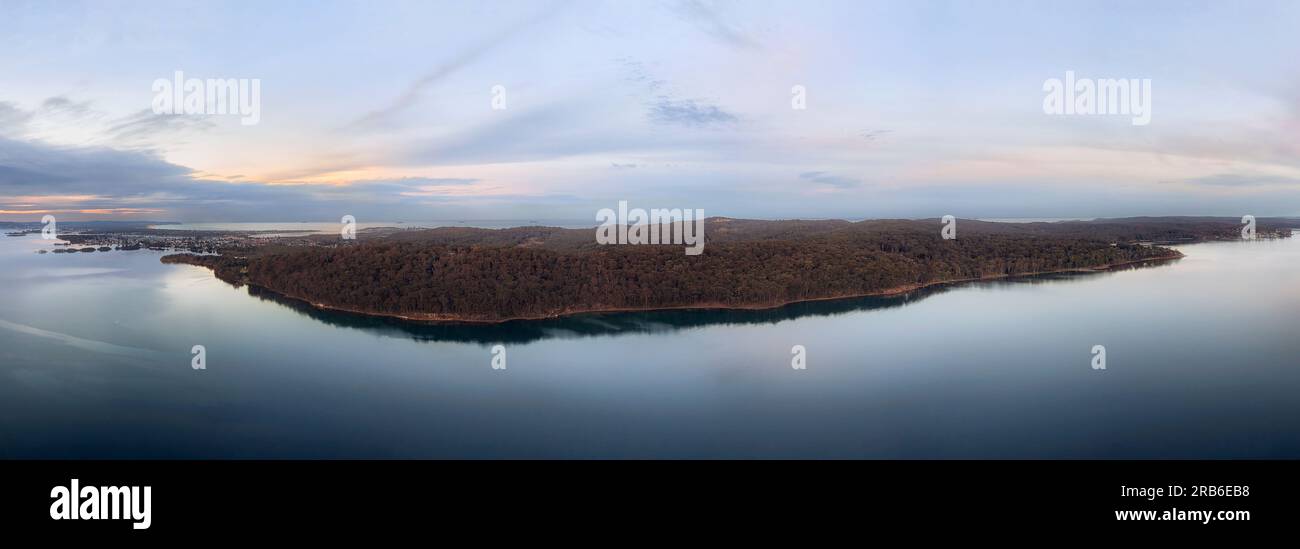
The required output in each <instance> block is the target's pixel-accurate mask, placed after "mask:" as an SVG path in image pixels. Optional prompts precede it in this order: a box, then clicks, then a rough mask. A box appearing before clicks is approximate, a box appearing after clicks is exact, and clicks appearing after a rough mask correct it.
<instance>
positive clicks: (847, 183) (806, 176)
mask: <svg viewBox="0 0 1300 549" xmlns="http://www.w3.org/2000/svg"><path fill="white" fill-rule="evenodd" d="M799 179H803V180H804V181H812V182H813V183H820V184H822V185H829V186H831V187H835V188H837V189H849V188H853V187H857V186H860V185H862V181H861V180H858V179H855V178H852V177H844V176H839V175H835V174H831V173H828V172H820V171H818V172H803V173H801V174H799Z"/></svg>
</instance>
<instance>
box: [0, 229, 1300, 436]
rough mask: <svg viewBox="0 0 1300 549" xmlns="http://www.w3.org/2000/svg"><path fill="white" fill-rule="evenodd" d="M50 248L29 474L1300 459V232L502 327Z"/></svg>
mask: <svg viewBox="0 0 1300 549" xmlns="http://www.w3.org/2000/svg"><path fill="white" fill-rule="evenodd" d="M40 248H50V246H49V243H48V242H45V241H42V240H40V238H39V235H34V236H28V237H22V238H18V237H4V238H0V456H3V457H77V458H128V457H130V458H140V457H148V458H171V457H197V458H231V457H239V458H243V457H250V458H251V457H311V458H316V457H380V458H382V457H412V458H419V457H868V458H958V457H960V458H1035V457H1052V458H1129V457H1139V458H1156V457H1159V458H1228V457H1232V458H1241V457H1261V458H1262V457H1288V458H1297V457H1300V398H1298V397H1297V395H1300V330H1298V328H1300V285H1298V284H1297V282H1296V273H1297V267H1298V266H1300V238H1294V239H1289V240H1276V241H1256V242H1227V243H1209V244H1196V245H1189V246H1185V247H1183V248H1181V249H1182V250H1183V251H1184V252H1185V253H1186V254H1187V257H1186V258H1184V259H1182V260H1179V261H1176V262H1170V263H1164V264H1160V265H1158V266H1150V267H1144V268H1135V269H1128V270H1121V271H1116V272H1108V273H1097V274H1081V275H1055V276H1047V277H1037V278H1030V279H1022V280H1015V281H1001V282H986V283H976V284H964V285H956V286H951V287H945V288H936V289H931V290H926V291H921V292H917V293H914V294H910V295H907V296H902V297H894V298H867V299H857V300H845V301H833V302H818V303H807V304H799V305H794V306H790V307H786V308H782V309H776V310H771V311H757V312H724V311H690V312H664V313H644V314H622V315H594V316H585V317H576V318H572V319H563V320H555V321H546V322H537V323H527V322H524V323H511V324H506V325H501V326H493V327H467V326H420V325H408V324H402V323H397V322H389V321H383V320H376V319H366V318H359V317H353V316H348V315H339V314H324V313H319V312H315V311H312V310H309V309H305V308H304V307H302V306H301V305H298V304H294V303H288V302H283V301H280V300H278V299H275V298H273V297H270V296H259V295H255V294H250V292H249V290H248V289H247V288H242V289H236V288H233V287H231V286H229V285H226V284H224V283H222V282H220V281H217V280H215V279H214V278H213V277H212V275H211V274H210V272H208V271H207V270H205V269H201V268H197V267H192V266H185V265H163V264H160V263H159V262H158V257H159V255H160V254H159V253H158V252H150V251H147V250H142V251H131V252H125V251H115V252H108V253H84V254H83V253H78V254H59V255H54V254H44V255H39V254H36V253H34V252H35V250H37V249H40ZM497 344H501V345H503V346H504V348H505V351H506V354H505V356H506V369H504V370H494V369H493V368H492V366H491V364H492V356H493V355H492V351H491V349H492V347H493V346H494V345H497ZM194 345H203V346H205V348H206V350H207V369H206V370H194V369H192V368H191V354H190V350H191V348H192V347H193V346H194ZM794 345H802V346H804V347H805V348H806V349H807V369H806V370H795V369H793V368H792V367H791V364H790V360H791V347H792V346H794ZM1094 345H1104V346H1105V347H1106V358H1107V368H1106V369H1105V370H1094V369H1093V368H1092V367H1091V361H1092V358H1093V355H1092V348H1093V346H1094Z"/></svg>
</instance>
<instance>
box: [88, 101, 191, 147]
mask: <svg viewBox="0 0 1300 549" xmlns="http://www.w3.org/2000/svg"><path fill="white" fill-rule="evenodd" d="M215 126H216V124H215V123H213V122H212V118H211V117H208V116H203V115H185V114H154V113H153V111H152V110H150V109H144V110H141V111H139V112H137V113H135V114H133V115H130V116H125V117H122V118H119V119H117V120H114V121H113V122H112V123H111V124H110V125H109V127H108V129H107V130H106V131H107V133H108V135H109V136H110V139H112V140H113V141H117V142H120V143H134V142H141V141H145V140H148V139H150V138H154V137H158V136H160V135H161V134H173V135H174V134H178V133H185V132H202V131H207V130H209V129H212V128H213V127H215Z"/></svg>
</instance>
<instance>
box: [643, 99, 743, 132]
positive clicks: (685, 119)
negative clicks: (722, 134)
mask: <svg viewBox="0 0 1300 549" xmlns="http://www.w3.org/2000/svg"><path fill="white" fill-rule="evenodd" d="M649 117H650V120H651V121H653V122H656V123H659V124H676V125H680V126H688V127H695V128H701V127H709V126H722V125H728V124H734V123H736V122H737V121H739V120H740V119H739V118H738V117H736V115H734V114H731V113H729V112H727V111H724V110H722V107H719V106H717V105H712V104H709V103H704V102H702V101H696V100H694V99H676V100H675V99H669V98H667V97H661V98H659V100H658V101H656V102H654V103H652V104H651V105H650V112H649Z"/></svg>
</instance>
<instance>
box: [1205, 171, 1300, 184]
mask: <svg viewBox="0 0 1300 549" xmlns="http://www.w3.org/2000/svg"><path fill="white" fill-rule="evenodd" d="M1183 183H1188V184H1191V185H1198V186H1204V187H1275V186H1289V185H1300V178H1295V177H1284V176H1275V175H1263V176H1261V175H1243V174H1231V173H1224V174H1217V175H1211V176H1206V177H1198V178H1195V179H1188V180H1185V181H1183Z"/></svg>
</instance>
